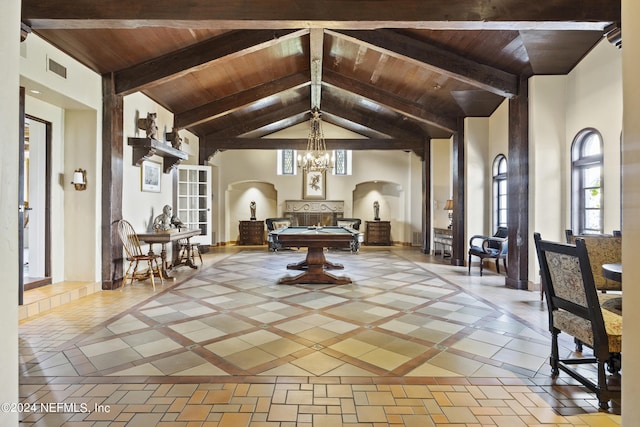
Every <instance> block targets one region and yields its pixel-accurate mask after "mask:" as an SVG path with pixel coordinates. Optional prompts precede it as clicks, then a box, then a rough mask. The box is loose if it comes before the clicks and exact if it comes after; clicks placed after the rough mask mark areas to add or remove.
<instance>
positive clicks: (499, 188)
mask: <svg viewBox="0 0 640 427" xmlns="http://www.w3.org/2000/svg"><path fill="white" fill-rule="evenodd" d="M506 226H507V158H506V157H505V156H504V154H498V155H497V156H496V158H495V159H494V160H493V232H494V233H495V232H496V231H497V230H498V227H506Z"/></svg>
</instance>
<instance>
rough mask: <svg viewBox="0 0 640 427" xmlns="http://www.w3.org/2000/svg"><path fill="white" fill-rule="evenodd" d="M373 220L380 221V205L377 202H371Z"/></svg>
mask: <svg viewBox="0 0 640 427" xmlns="http://www.w3.org/2000/svg"><path fill="white" fill-rule="evenodd" d="M373 219H374V220H376V221H380V203H378V201H377V200H376V201H375V202H373Z"/></svg>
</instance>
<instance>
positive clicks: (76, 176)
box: [71, 171, 86, 184]
mask: <svg viewBox="0 0 640 427" xmlns="http://www.w3.org/2000/svg"><path fill="white" fill-rule="evenodd" d="M71 183H72V184H86V182H84V174H83V173H82V172H81V171H75V172H74V173H73V181H71Z"/></svg>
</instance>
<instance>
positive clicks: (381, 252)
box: [20, 247, 621, 427]
mask: <svg viewBox="0 0 640 427" xmlns="http://www.w3.org/2000/svg"><path fill="white" fill-rule="evenodd" d="M303 257H304V250H302V251H299V252H298V251H283V252H279V253H277V254H276V253H270V252H267V250H266V248H265V247H260V248H241V247H228V248H216V249H214V250H212V251H211V252H210V253H208V254H205V263H204V266H203V267H202V268H199V269H198V270H197V271H194V270H191V269H186V268H181V269H178V271H177V272H176V275H177V280H176V281H175V282H173V283H166V284H165V286H164V287H158V288H157V290H156V292H153V291H152V290H151V287H150V285H148V284H147V283H145V282H138V283H136V284H134V285H133V286H127V287H126V288H125V289H124V290H122V291H119V290H118V291H103V292H97V293H94V294H90V295H87V296H86V297H83V298H80V299H78V300H75V301H71V302H69V303H67V304H64V305H59V306H56V307H52V308H51V309H50V310H43V311H42V312H41V313H39V314H37V315H34V316H30V317H28V318H26V319H23V320H21V322H20V383H21V386H20V396H21V402H22V403H24V404H29V405H31V406H30V409H32V411H31V412H24V413H22V415H21V420H22V423H23V425H34V426H59V425H69V426H103V425H104V426H106V425H113V426H117V425H121V426H151V425H165V426H201V425H202V426H218V427H227V426H233V427H243V426H256V427H257V426H265V427H266V426H269V427H289V426H332V427H336V426H370V427H374V426H376V427H377V426H402V425H404V426H420V427H422V426H485V425H486V426H509V427H514V426H534V425H535V426H537V425H567V426H583V425H589V426H615V425H620V423H621V421H620V405H619V404H617V403H615V402H614V405H612V408H611V409H610V411H609V412H608V413H603V412H598V410H597V401H596V400H595V398H594V395H593V394H592V393H589V392H588V391H587V390H585V389H584V388H583V387H581V386H578V385H577V384H576V383H575V382H574V381H573V380H571V379H570V378H569V377H567V376H566V375H565V374H561V375H560V377H559V378H558V379H555V380H554V379H552V378H551V377H550V376H549V372H550V369H549V365H548V361H547V355H548V353H549V348H550V345H549V338H548V332H547V330H546V322H547V315H546V307H545V305H544V304H545V303H544V302H542V301H540V295H539V293H538V292H527V291H517V290H512V289H507V288H505V286H504V276H501V275H498V274H495V273H492V272H490V271H489V272H487V273H486V274H485V275H484V276H483V277H480V276H479V275H478V273H477V269H476V270H475V271H473V270H472V271H473V273H472V275H471V276H468V275H467V271H466V268H464V267H452V266H450V265H446V264H442V261H441V260H440V259H439V258H435V257H431V256H428V255H424V254H421V253H420V252H419V251H418V250H416V249H412V248H401V247H393V248H368V247H364V248H362V250H361V252H360V253H359V254H350V253H348V252H342V251H336V252H329V253H328V254H327V258H328V259H329V260H339V261H340V262H342V263H343V264H344V265H345V269H344V270H343V271H340V272H338V273H337V274H345V275H348V276H349V277H351V278H352V279H353V281H354V283H353V284H351V285H342V286H329V285H300V286H283V285H277V284H276V282H277V280H278V278H280V277H282V276H283V275H286V274H289V272H288V271H287V270H286V268H285V267H286V265H287V264H288V263H292V262H297V261H299V260H300V259H302V258H303ZM54 286H57V285H54ZM563 347H564V348H563V351H564V352H567V353H568V352H570V351H571V349H572V348H573V345H572V343H571V342H570V341H569V340H567V341H565V342H563Z"/></svg>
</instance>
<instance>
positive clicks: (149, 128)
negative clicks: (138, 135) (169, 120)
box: [138, 113, 158, 139]
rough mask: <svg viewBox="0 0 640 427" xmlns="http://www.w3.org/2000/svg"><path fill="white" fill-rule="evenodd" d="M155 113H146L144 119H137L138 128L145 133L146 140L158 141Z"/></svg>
mask: <svg viewBox="0 0 640 427" xmlns="http://www.w3.org/2000/svg"><path fill="white" fill-rule="evenodd" d="M157 116H158V114H157V113H147V117H145V118H144V119H138V128H139V129H142V130H144V131H146V132H147V138H149V139H158V125H157V124H156V117H157Z"/></svg>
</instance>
